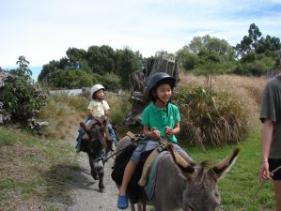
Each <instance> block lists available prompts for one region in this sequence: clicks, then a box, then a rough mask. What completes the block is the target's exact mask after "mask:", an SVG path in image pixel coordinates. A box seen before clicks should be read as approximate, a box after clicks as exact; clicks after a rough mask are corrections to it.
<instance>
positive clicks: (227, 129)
mask: <svg viewBox="0 0 281 211" xmlns="http://www.w3.org/2000/svg"><path fill="white" fill-rule="evenodd" d="M174 101H175V103H176V104H177V105H178V106H179V108H180V111H181V116H182V132H181V136H182V137H183V138H188V139H189V140H190V141H191V143H192V144H200V145H214V146H221V145H225V144H232V143H238V142H239V141H240V140H241V138H242V137H243V136H244V135H245V133H246V132H247V126H248V122H247V111H246V109H245V107H244V106H243V105H242V104H241V103H240V102H239V100H238V99H235V98H234V97H233V96H231V95H230V94H228V93H226V92H214V91H213V90H210V89H205V88H202V87H189V88H186V87H182V88H179V89H178V90H177V91H176V92H175V95H174Z"/></svg>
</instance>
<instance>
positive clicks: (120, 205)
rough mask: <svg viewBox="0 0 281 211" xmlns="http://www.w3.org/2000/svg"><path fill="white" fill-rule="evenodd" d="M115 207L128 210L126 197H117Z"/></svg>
mask: <svg viewBox="0 0 281 211" xmlns="http://www.w3.org/2000/svg"><path fill="white" fill-rule="evenodd" d="M117 207H118V208H119V209H122V210H124V209H127V208H128V197H127V196H118V201H117Z"/></svg>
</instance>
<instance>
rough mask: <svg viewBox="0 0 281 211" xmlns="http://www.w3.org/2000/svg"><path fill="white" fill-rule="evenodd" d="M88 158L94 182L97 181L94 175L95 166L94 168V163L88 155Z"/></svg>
mask: <svg viewBox="0 0 281 211" xmlns="http://www.w3.org/2000/svg"><path fill="white" fill-rule="evenodd" d="M88 158H89V164H90V167H91V175H92V177H93V178H94V179H95V180H97V179H98V178H97V173H96V170H95V166H94V161H93V159H92V157H91V155H90V154H88Z"/></svg>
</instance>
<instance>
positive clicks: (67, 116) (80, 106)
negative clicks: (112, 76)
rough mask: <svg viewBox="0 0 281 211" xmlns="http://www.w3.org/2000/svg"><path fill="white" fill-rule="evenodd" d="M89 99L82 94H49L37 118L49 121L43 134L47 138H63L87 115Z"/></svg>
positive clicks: (71, 132)
mask: <svg viewBox="0 0 281 211" xmlns="http://www.w3.org/2000/svg"><path fill="white" fill-rule="evenodd" d="M88 103H89V100H88V99H87V98H85V97H83V96H66V95H58V96H50V97H49V100H48V103H47V105H46V106H45V107H44V108H43V109H42V110H41V112H40V113H39V118H40V119H43V120H45V121H48V122H49V125H48V127H46V129H45V131H44V134H45V136H46V137H49V138H58V139H65V138H66V137H68V136H69V134H73V129H75V128H78V127H79V122H81V121H83V119H84V118H85V117H86V115H87V107H88Z"/></svg>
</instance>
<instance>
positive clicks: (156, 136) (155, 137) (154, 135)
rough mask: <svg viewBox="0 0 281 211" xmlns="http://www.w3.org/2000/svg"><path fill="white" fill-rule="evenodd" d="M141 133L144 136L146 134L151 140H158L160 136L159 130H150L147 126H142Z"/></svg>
mask: <svg viewBox="0 0 281 211" xmlns="http://www.w3.org/2000/svg"><path fill="white" fill-rule="evenodd" d="M143 133H144V135H145V136H148V137H150V138H151V139H153V140H158V139H159V138H160V131H159V130H156V129H153V130H150V129H149V128H148V127H147V126H144V127H143Z"/></svg>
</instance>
